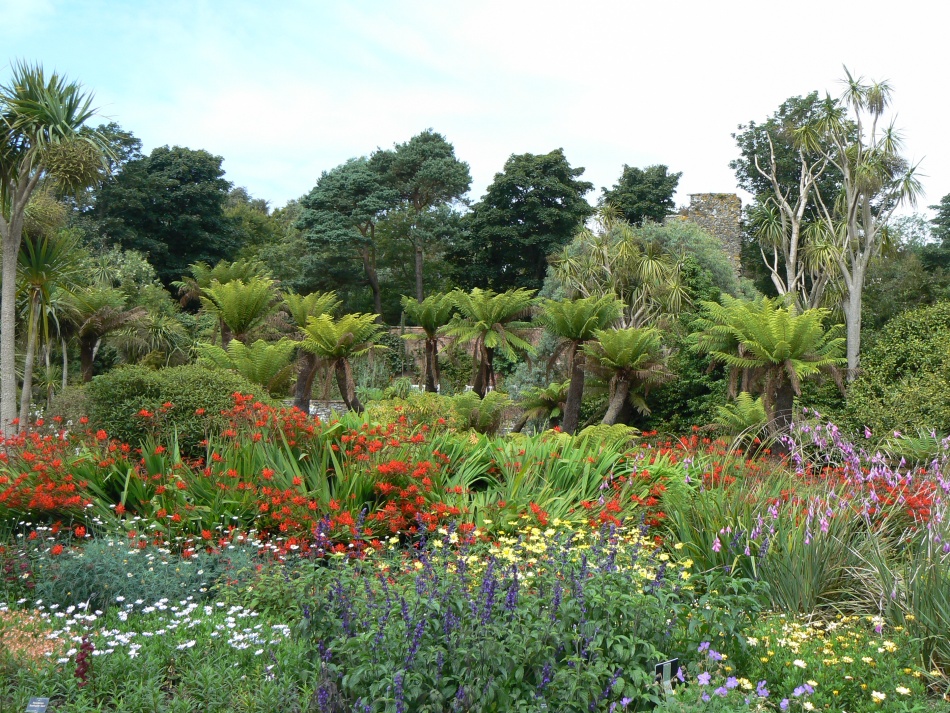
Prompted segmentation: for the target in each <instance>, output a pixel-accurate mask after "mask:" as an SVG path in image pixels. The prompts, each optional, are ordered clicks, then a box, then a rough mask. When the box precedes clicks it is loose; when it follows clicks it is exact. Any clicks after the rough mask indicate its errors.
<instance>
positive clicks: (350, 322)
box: [300, 314, 386, 413]
mask: <svg viewBox="0 0 950 713" xmlns="http://www.w3.org/2000/svg"><path fill="white" fill-rule="evenodd" d="M377 317H378V315H375V314H345V315H343V316H342V317H340V318H339V319H333V317H331V316H330V315H328V314H321V315H318V316H316V317H309V318H308V319H307V326H306V327H305V328H304V330H303V331H304V340H303V342H302V343H301V345H300V346H301V347H303V348H304V349H306V350H307V351H309V352H312V353H313V354H316V355H317V356H318V357H321V358H323V359H324V360H325V361H326V362H327V364H328V365H329V366H330V368H331V369H333V370H334V372H335V373H336V383H337V386H339V387H340V396H342V398H343V402H344V403H345V404H346V407H347V408H348V409H349V410H351V411H356V412H357V413H362V412H363V405H362V404H361V403H360V400H359V398H357V396H356V383H355V382H354V381H353V369H352V367H351V366H350V359H351V358H353V357H356V356H361V355H363V354H366V353H368V352H369V351H371V350H372V349H374V348H379V347H377V345H376V340H377V339H378V338H379V337H380V335H381V334H382V332H383V331H384V330H385V329H386V327H385V325H382V324H378V323H377V322H376V319H377Z"/></svg>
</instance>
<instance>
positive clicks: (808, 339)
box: [693, 295, 848, 435]
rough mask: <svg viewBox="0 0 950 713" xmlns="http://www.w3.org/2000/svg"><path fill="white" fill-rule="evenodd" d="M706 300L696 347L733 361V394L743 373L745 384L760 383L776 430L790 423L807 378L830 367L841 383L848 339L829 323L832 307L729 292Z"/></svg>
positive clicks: (723, 360) (728, 363) (715, 357)
mask: <svg viewBox="0 0 950 713" xmlns="http://www.w3.org/2000/svg"><path fill="white" fill-rule="evenodd" d="M702 305H703V308H704V315H703V316H702V317H701V318H700V319H699V320H698V321H697V323H696V326H697V327H698V330H697V331H696V332H695V333H694V335H693V340H694V342H695V348H696V349H697V350H699V351H700V352H704V353H707V354H709V355H710V356H712V358H713V360H715V361H718V362H721V363H723V364H725V365H726V366H728V367H729V369H730V395H734V394H735V390H736V383H737V380H738V376H739V375H740V373H741V374H742V375H743V382H744V384H745V385H751V386H756V387H757V390H758V391H759V392H760V393H761V394H762V405H763V406H764V407H765V413H766V416H767V417H768V422H769V430H770V431H771V432H772V434H773V435H778V434H781V433H784V432H785V431H786V430H787V429H788V426H789V424H790V423H791V420H792V408H793V405H794V400H795V396H796V395H799V394H801V382H802V380H803V379H806V378H809V377H812V376H816V375H818V374H820V373H822V372H825V373H828V374H831V375H832V376H833V377H834V378H835V380H836V381H838V382H839V385H840V373H839V371H838V367H841V366H844V365H846V364H847V363H848V362H847V360H846V359H845V358H843V356H842V355H843V353H844V345H845V339H844V337H843V336H841V325H835V326H834V327H832V328H831V329H825V327H824V321H825V319H826V318H827V317H828V315H829V314H830V313H829V310H827V309H824V308H813V309H806V310H804V311H799V310H798V309H796V308H795V306H794V305H791V306H784V305H783V303H782V302H781V301H780V300H778V299H769V298H767V297H763V298H761V299H759V300H756V301H754V302H749V301H744V300H739V299H736V298H734V297H730V296H729V295H723V296H722V304H718V303H716V302H703V303H702ZM743 390H746V391H748V390H749V389H748V388H744V389H743Z"/></svg>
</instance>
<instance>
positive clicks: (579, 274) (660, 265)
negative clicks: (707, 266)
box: [552, 205, 690, 327]
mask: <svg viewBox="0 0 950 713" xmlns="http://www.w3.org/2000/svg"><path fill="white" fill-rule="evenodd" d="M552 267H553V273H554V277H555V278H556V279H557V281H558V283H559V284H560V285H561V286H562V287H563V288H564V290H565V291H566V292H567V294H568V296H569V297H577V296H579V297H601V296H610V297H615V298H619V299H620V300H621V301H622V302H623V303H624V312H623V315H622V320H621V326H624V327H639V326H644V325H648V324H656V323H657V322H658V321H659V320H660V319H662V318H663V317H665V316H667V315H671V314H678V313H679V312H680V311H682V309H683V308H684V307H685V306H686V305H688V304H689V302H690V300H689V294H688V290H687V287H686V286H685V285H684V284H683V281H682V279H681V275H680V272H681V264H680V261H678V260H677V259H676V258H675V256H673V255H671V254H669V253H667V252H665V251H664V250H663V249H661V247H660V246H659V245H657V244H655V243H652V242H645V241H644V240H643V238H641V237H640V235H639V233H638V231H637V229H636V228H634V227H633V226H632V225H630V224H629V223H628V222H627V221H625V220H623V219H622V218H621V217H620V216H619V212H618V211H617V209H616V208H615V207H613V206H611V205H604V206H602V207H601V208H600V209H599V211H598V214H597V224H596V227H595V230H590V229H587V228H584V229H583V230H581V231H580V232H579V233H578V234H577V235H576V236H575V237H574V239H573V240H571V242H570V243H569V244H568V245H566V246H565V247H564V249H563V250H562V251H561V252H560V253H558V254H557V255H556V256H555V257H554V258H553V260H552Z"/></svg>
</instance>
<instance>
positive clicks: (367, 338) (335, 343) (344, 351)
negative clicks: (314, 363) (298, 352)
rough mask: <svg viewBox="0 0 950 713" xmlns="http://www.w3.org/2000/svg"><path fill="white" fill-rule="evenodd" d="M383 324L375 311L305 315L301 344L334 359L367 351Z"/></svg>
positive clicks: (346, 357)
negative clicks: (305, 324) (337, 316)
mask: <svg viewBox="0 0 950 713" xmlns="http://www.w3.org/2000/svg"><path fill="white" fill-rule="evenodd" d="M385 329H386V327H385V326H384V325H382V324H379V323H378V322H377V321H376V315H375V314H345V315H343V316H342V317H340V318H339V319H334V318H333V317H331V316H330V315H328V314H320V315H317V316H315V317H308V318H307V326H306V327H305V328H304V340H303V342H302V343H301V346H302V347H303V348H304V349H306V350H307V351H309V352H312V353H314V354H316V355H317V356H319V357H321V358H323V359H326V360H328V361H331V362H334V361H337V360H339V359H349V358H350V357H354V356H360V355H362V354H366V353H367V352H368V351H369V350H370V349H371V348H372V346H373V344H374V343H375V342H376V341H377V340H378V339H379V337H380V336H381V334H382V333H383V331H384V330H385Z"/></svg>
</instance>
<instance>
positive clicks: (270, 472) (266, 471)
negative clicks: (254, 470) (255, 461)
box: [261, 468, 274, 480]
mask: <svg viewBox="0 0 950 713" xmlns="http://www.w3.org/2000/svg"><path fill="white" fill-rule="evenodd" d="M261 476H263V478H264V480H270V479H271V478H273V477H274V471H273V470H271V469H270V468H264V470H262V471H261Z"/></svg>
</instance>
